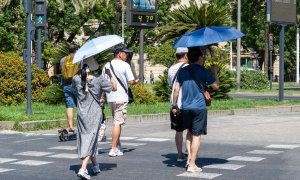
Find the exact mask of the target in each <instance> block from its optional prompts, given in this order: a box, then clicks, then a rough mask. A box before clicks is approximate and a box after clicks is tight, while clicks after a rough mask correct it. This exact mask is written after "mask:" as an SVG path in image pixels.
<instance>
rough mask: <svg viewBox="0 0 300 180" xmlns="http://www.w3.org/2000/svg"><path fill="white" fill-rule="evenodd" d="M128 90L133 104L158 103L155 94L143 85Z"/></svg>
mask: <svg viewBox="0 0 300 180" xmlns="http://www.w3.org/2000/svg"><path fill="white" fill-rule="evenodd" d="M130 88H131V90H132V93H133V96H134V104H156V103H157V102H158V98H157V97H156V96H155V94H154V93H153V92H152V91H151V90H150V89H148V88H147V87H145V86H144V85H143V84H137V85H134V86H131V87H130Z"/></svg>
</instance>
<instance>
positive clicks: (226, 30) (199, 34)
mask: <svg viewBox="0 0 300 180" xmlns="http://www.w3.org/2000/svg"><path fill="white" fill-rule="evenodd" d="M243 36H245V35H244V34H243V33H241V32H240V31H238V30H237V29H235V28H233V27H227V26H219V27H217V26H216V27H205V28H201V29H198V30H196V31H193V32H190V33H188V34H184V35H182V36H181V37H180V38H178V39H177V40H176V41H175V43H174V45H173V47H174V48H177V47H194V46H206V45H210V44H215V43H219V42H224V41H230V40H233V39H238V38H241V37H243Z"/></svg>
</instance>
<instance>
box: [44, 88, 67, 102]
mask: <svg viewBox="0 0 300 180" xmlns="http://www.w3.org/2000/svg"><path fill="white" fill-rule="evenodd" d="M44 95H45V97H46V101H45V102H46V103H48V104H59V103H63V102H64V99H65V97H64V92H63V90H62V87H61V86H60V85H59V84H52V85H51V86H49V87H47V89H46V92H45V93H44Z"/></svg>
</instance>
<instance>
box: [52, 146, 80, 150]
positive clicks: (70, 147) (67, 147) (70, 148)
mask: <svg viewBox="0 0 300 180" xmlns="http://www.w3.org/2000/svg"><path fill="white" fill-rule="evenodd" d="M48 149H57V150H76V149H77V147H76V146H55V147H51V148H48Z"/></svg>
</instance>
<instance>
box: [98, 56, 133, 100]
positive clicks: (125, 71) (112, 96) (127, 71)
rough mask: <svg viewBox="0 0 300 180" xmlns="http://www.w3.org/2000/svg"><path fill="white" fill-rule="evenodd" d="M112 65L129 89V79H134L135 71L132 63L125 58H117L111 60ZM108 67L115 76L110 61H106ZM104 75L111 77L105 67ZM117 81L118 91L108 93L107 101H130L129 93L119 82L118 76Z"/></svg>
mask: <svg viewBox="0 0 300 180" xmlns="http://www.w3.org/2000/svg"><path fill="white" fill-rule="evenodd" d="M111 65H112V67H113V69H114V72H115V74H116V76H117V77H118V78H119V79H120V80H121V82H122V84H123V85H124V86H125V88H126V89H127V90H128V81H132V80H134V76H133V73H132V71H131V68H130V65H129V64H128V63H127V62H125V61H123V60H115V59H113V60H112V61H111ZM104 67H106V68H107V69H110V72H111V74H112V76H113V77H114V78H115V75H114V73H113V72H112V70H111V68H110V63H106V64H105V66H104ZM102 75H103V76H104V77H105V78H106V79H109V77H108V76H107V75H106V74H105V69H103V70H102ZM115 80H116V82H117V91H111V92H110V93H106V97H107V102H128V95H127V93H126V91H125V90H124V88H123V87H122V86H121V84H120V83H119V82H118V80H117V78H115Z"/></svg>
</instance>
